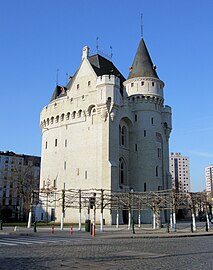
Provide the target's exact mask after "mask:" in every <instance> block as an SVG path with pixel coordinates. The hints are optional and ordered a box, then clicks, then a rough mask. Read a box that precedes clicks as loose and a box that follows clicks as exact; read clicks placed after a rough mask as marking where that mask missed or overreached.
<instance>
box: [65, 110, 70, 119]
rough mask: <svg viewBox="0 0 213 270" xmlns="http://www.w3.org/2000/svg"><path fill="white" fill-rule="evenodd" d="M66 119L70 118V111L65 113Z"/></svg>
mask: <svg viewBox="0 0 213 270" xmlns="http://www.w3.org/2000/svg"><path fill="white" fill-rule="evenodd" d="M66 119H67V120H69V119H70V112H68V113H67V115H66Z"/></svg>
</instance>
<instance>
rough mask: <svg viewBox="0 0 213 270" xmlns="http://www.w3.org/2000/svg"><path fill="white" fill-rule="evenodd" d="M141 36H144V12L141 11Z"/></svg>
mask: <svg viewBox="0 0 213 270" xmlns="http://www.w3.org/2000/svg"><path fill="white" fill-rule="evenodd" d="M141 38H143V13H141Z"/></svg>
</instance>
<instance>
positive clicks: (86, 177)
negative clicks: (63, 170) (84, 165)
mask: <svg viewBox="0 0 213 270" xmlns="http://www.w3.org/2000/svg"><path fill="white" fill-rule="evenodd" d="M85 179H87V171H85Z"/></svg>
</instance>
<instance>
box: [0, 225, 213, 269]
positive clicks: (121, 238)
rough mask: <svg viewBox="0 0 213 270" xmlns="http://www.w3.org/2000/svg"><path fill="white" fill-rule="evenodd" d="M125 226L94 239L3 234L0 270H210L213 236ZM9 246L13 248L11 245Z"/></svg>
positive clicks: (25, 232) (211, 233) (75, 235)
mask: <svg viewBox="0 0 213 270" xmlns="http://www.w3.org/2000/svg"><path fill="white" fill-rule="evenodd" d="M187 230H188V226H185V227H184V226H183V227H182V232H181V231H179V232H176V233H175V232H170V233H168V232H166V230H165V228H162V229H160V230H159V231H153V230H149V228H144V230H140V229H139V228H136V233H135V234H132V232H131V231H130V230H127V228H126V227H125V226H123V227H120V228H119V229H115V228H105V231H104V232H100V231H99V230H98V228H97V234H96V236H95V237H92V236H91V234H90V233H86V232H84V231H82V232H79V231H78V230H77V228H74V230H73V234H70V229H69V228H65V229H64V230H63V231H60V230H59V229H57V228H56V229H55V231H54V234H52V232H51V231H50V228H43V229H42V228H38V230H37V232H36V233H34V232H33V230H32V229H31V230H29V229H28V230H26V229H21V228H20V229H19V228H16V231H15V232H14V231H12V229H11V228H10V229H9V228H8V229H5V230H3V231H1V233H0V248H1V252H0V269H4V270H5V269H16V270H25V269H26V270H29V269H39V270H43V269H53V270H56V269H100V270H110V269H112V270H113V269H122V270H124V269H145V270H146V269H181V270H184V269H193V270H194V269H202V270H205V269H212V265H213V231H212V230H211V229H210V230H209V231H208V232H205V231H204V230H200V231H199V232H195V233H190V231H187ZM8 244H9V245H8Z"/></svg>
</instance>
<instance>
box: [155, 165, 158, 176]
mask: <svg viewBox="0 0 213 270" xmlns="http://www.w3.org/2000/svg"><path fill="white" fill-rule="evenodd" d="M155 175H156V176H158V166H156V168H155Z"/></svg>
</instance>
